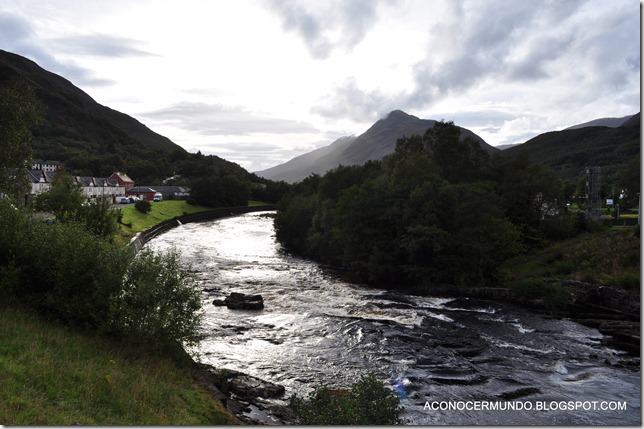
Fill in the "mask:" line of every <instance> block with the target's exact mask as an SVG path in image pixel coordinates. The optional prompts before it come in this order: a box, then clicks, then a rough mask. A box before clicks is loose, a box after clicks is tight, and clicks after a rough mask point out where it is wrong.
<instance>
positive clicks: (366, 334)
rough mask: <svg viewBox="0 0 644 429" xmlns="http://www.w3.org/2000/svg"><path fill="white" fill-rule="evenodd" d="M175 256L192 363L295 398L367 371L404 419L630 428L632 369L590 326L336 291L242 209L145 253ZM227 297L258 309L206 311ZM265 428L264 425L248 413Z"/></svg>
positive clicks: (351, 288) (180, 230)
mask: <svg viewBox="0 0 644 429" xmlns="http://www.w3.org/2000/svg"><path fill="white" fill-rule="evenodd" d="M148 246H149V247H150V248H152V249H154V250H158V251H162V250H168V249H170V248H176V249H177V250H178V251H179V252H180V253H181V255H182V260H183V261H185V262H186V263H187V264H190V265H191V266H192V268H193V269H194V270H195V271H196V272H197V276H198V279H199V283H200V285H201V287H202V288H204V293H203V299H204V311H205V320H204V323H203V330H204V332H205V333H206V334H207V338H206V340H204V341H203V342H202V344H201V345H200V346H199V347H198V348H197V349H196V350H195V353H196V354H197V355H198V356H200V359H201V360H202V361H203V362H205V363H209V364H211V365H213V366H215V367H219V368H229V369H234V370H238V371H242V372H245V373H247V374H250V375H253V376H257V377H260V378H264V379H266V380H269V381H273V382H275V383H278V384H281V385H283V386H284V387H285V388H286V390H287V395H290V394H292V393H298V394H301V395H306V394H307V393H308V392H310V391H311V390H312V389H313V388H315V387H317V386H319V385H321V384H323V383H324V384H328V385H329V386H330V387H337V388H347V387H349V386H351V385H352V384H353V383H355V382H356V381H357V380H358V379H359V378H360V376H361V375H364V374H366V373H368V372H373V373H374V374H375V375H376V376H377V377H379V378H380V379H382V380H383V381H385V382H386V383H387V384H388V385H389V386H391V388H392V389H393V390H394V391H396V392H397V393H398V395H399V396H400V397H401V398H402V400H403V404H404V405H405V407H406V412H405V418H406V419H407V421H408V422H409V423H412V424H422V425H428V424H443V425H445V424H457V425H462V424H466V425H467V424H488V425H492V424H515V425H516V424H520V425H526V424H544V425H551V424H559V425H560V424H571V425H574V424H633V423H639V403H640V389H639V382H640V374H639V371H633V370H629V369H621V368H619V367H617V366H615V365H612V363H613V362H618V361H617V359H618V358H619V356H621V355H622V353H621V352H618V351H615V350H612V349H609V348H607V347H604V346H603V345H602V336H601V334H599V332H597V331H596V330H594V329H591V328H587V327H584V326H581V325H578V324H575V323H573V322H570V321H566V320H546V319H542V318H540V317H538V316H535V315H531V314H530V313H528V312H525V311H522V310H521V311H517V310H516V309H513V308H511V307H509V306H504V305H501V304H498V303H492V302H489V301H476V300H469V301H468V300H455V299H453V298H445V297H409V296H404V295H402V294H397V293H396V292H385V291H380V290H374V289H369V288H366V287H362V286H360V285H353V284H348V283H346V282H344V281H342V280H341V279H339V278H338V277H337V276H336V275H335V274H333V273H332V272H330V271H328V270H325V269H323V268H321V267H320V266H318V265H317V264H315V263H313V262H311V261H307V260H303V259H299V258H296V257H293V256H291V255H289V254H287V253H284V252H282V251H281V247H280V246H279V244H277V243H276V241H275V238H274V230H273V226H272V219H271V218H268V217H265V216H264V214H262V213H250V214H246V215H243V216H237V217H231V218H226V219H222V220H219V221H214V222H205V223H199V224H185V225H181V226H179V227H177V228H175V229H173V230H171V231H168V232H167V233H165V234H163V235H161V236H160V237H157V238H155V239H154V240H153V241H152V242H151V243H149V245H148ZM230 292H241V293H245V294H261V295H262V296H263V298H264V310H261V311H241V310H229V309H227V308H226V307H217V306H214V305H212V301H213V300H215V299H223V298H225V297H226V296H227V295H228V294H229V293H230ZM528 388H529V389H532V390H526V391H527V392H534V393H530V395H529V396H526V397H524V398H521V400H530V401H535V400H575V399H578V398H581V399H589V398H590V399H601V400H621V401H627V403H628V409H627V411H625V412H622V413H621V414H616V413H612V414H607V413H601V412H582V413H579V412H578V413H573V412H567V413H563V412H550V413H543V412H541V413H534V412H531V413H530V412H522V413H514V414H508V413H505V414H502V415H501V414H499V413H496V414H495V413H490V412H487V413H473V412H449V413H448V412H431V413H430V412H428V411H426V410H425V409H424V408H423V407H424V405H425V403H426V401H429V400H432V401H433V400H439V401H440V400H444V401H447V400H481V399H487V400H498V399H499V395H500V394H502V393H507V392H513V391H520V390H521V389H528ZM253 412H254V413H255V414H257V415H262V416H263V418H265V419H266V421H267V422H269V421H271V417H270V416H265V415H263V414H262V412H261V410H254V411H253Z"/></svg>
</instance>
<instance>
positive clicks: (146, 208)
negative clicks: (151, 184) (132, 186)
mask: <svg viewBox="0 0 644 429" xmlns="http://www.w3.org/2000/svg"><path fill="white" fill-rule="evenodd" d="M134 208H135V209H137V210H138V211H140V212H141V213H143V214H148V213H150V211H152V204H151V203H150V202H149V201H148V200H139V201H137V202H136V203H134Z"/></svg>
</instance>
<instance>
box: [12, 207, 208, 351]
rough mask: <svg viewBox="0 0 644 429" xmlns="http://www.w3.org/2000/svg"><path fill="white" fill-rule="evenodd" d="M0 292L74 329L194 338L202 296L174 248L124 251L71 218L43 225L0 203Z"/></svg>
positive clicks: (154, 339)
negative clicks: (134, 253)
mask: <svg viewBox="0 0 644 429" xmlns="http://www.w3.org/2000/svg"><path fill="white" fill-rule="evenodd" d="M0 294H1V295H2V296H3V299H4V300H5V301H10V300H11V301H12V300H16V301H18V302H20V303H23V304H26V305H28V306H31V307H33V308H36V309H39V310H41V311H46V312H47V313H49V314H51V315H54V316H57V317H58V318H59V319H61V320H62V321H64V322H65V323H68V324H70V325H73V326H77V327H82V328H86V329H90V330H95V331H103V332H110V333H112V334H116V335H118V336H119V337H122V338H124V337H132V338H136V339H139V340H140V339H145V340H146V342H147V343H149V344H153V345H165V344H166V343H168V342H170V341H180V342H184V343H187V344H191V343H196V342H197V341H198V340H199V339H200V338H201V337H200V335H199V333H198V327H199V322H200V320H201V313H200V311H199V310H200V308H201V301H200V297H199V292H198V290H197V288H196V283H195V281H194V277H193V274H192V273H191V271H190V270H189V269H188V268H186V267H182V266H181V265H180V263H179V257H178V255H177V254H176V253H174V252H170V253H167V254H153V253H151V252H149V251H143V252H141V253H140V254H139V256H137V257H135V258H132V254H131V252H130V251H129V249H125V248H123V247H119V246H117V245H115V244H113V243H111V242H110V241H108V240H107V239H105V238H101V237H99V236H97V235H95V234H92V233H91V232H89V231H88V230H87V229H85V227H84V226H82V225H80V224H76V223H56V224H54V225H46V224H45V223H44V222H42V221H37V220H34V219H33V218H31V217H30V216H28V215H26V214H24V213H22V212H20V211H18V210H15V209H14V208H12V206H10V205H9V204H8V203H6V202H5V201H2V200H0Z"/></svg>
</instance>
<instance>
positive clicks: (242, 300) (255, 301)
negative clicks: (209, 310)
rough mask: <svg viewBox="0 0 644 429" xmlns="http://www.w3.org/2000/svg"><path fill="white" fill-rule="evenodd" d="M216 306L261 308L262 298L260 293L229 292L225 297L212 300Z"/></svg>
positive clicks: (239, 308)
mask: <svg viewBox="0 0 644 429" xmlns="http://www.w3.org/2000/svg"><path fill="white" fill-rule="evenodd" d="M212 303H213V304H214V305H216V306H226V307H228V308H229V309H231V310H262V309H263V308H264V298H262V296H261V295H246V294H244V293H239V292H231V294H230V295H228V297H227V298H226V299H223V300H222V299H216V300H214V301H213V302H212Z"/></svg>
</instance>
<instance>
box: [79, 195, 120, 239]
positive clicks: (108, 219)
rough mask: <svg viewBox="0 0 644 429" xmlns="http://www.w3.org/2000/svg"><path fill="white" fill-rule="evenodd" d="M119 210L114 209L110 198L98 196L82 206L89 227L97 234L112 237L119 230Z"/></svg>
mask: <svg viewBox="0 0 644 429" xmlns="http://www.w3.org/2000/svg"><path fill="white" fill-rule="evenodd" d="M118 214H119V213H118V212H117V211H116V210H112V203H111V202H110V200H109V198H97V199H95V200H94V201H91V202H89V203H87V204H85V205H83V206H82V208H81V217H82V219H83V220H84V223H85V226H86V227H87V229H88V230H89V231H90V232H92V233H93V234H95V235H98V236H100V237H105V238H107V239H112V237H113V236H114V234H115V233H116V230H117V227H118V225H117V218H118Z"/></svg>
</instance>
